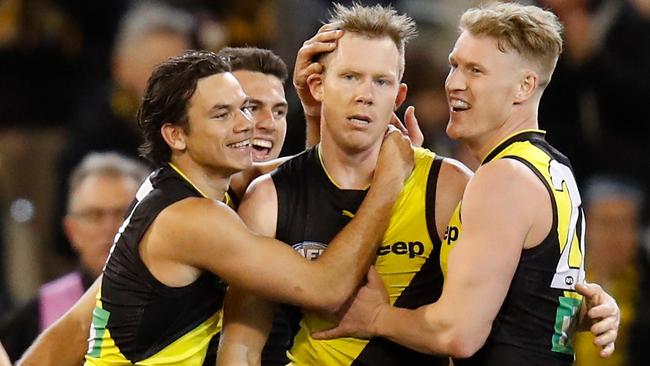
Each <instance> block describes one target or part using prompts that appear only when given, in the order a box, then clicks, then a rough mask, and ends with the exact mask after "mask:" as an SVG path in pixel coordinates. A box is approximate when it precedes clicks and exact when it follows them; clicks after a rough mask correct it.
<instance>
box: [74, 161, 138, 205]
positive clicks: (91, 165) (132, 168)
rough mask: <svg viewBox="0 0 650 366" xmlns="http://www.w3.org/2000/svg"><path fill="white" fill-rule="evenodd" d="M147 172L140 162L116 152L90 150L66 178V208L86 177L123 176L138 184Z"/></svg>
mask: <svg viewBox="0 0 650 366" xmlns="http://www.w3.org/2000/svg"><path fill="white" fill-rule="evenodd" d="M149 172H150V171H149V169H148V168H147V167H146V166H145V165H144V164H142V163H141V162H139V161H137V160H135V159H131V158H128V157H126V156H124V155H121V154H118V153H116V152H91V153H89V154H88V155H86V156H85V157H84V158H83V160H81V162H80V163H79V164H78V165H77V166H76V168H75V169H74V170H73V171H72V173H71V174H70V177H69V178H68V186H69V190H68V192H69V193H68V210H70V208H71V204H72V200H73V198H74V195H75V191H76V190H77V189H78V188H79V186H81V184H82V183H83V181H84V180H86V178H88V177H92V176H115V177H123V178H128V179H132V180H133V181H134V182H135V183H136V184H140V183H141V182H142V181H144V180H145V178H146V177H147V175H148V174H149Z"/></svg>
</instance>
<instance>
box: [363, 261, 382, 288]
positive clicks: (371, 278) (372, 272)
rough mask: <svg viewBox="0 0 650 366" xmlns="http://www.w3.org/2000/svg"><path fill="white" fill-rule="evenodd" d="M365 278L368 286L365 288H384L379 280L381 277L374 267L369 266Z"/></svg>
mask: <svg viewBox="0 0 650 366" xmlns="http://www.w3.org/2000/svg"><path fill="white" fill-rule="evenodd" d="M367 278H368V284H367V285H366V286H368V287H372V288H379V287H384V282H383V281H382V280H381V277H379V273H377V270H376V269H375V266H370V269H369V270H368V274H367Z"/></svg>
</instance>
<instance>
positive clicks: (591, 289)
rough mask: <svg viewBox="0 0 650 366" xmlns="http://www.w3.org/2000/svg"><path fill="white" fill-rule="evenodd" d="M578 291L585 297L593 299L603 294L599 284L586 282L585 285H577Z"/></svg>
mask: <svg viewBox="0 0 650 366" xmlns="http://www.w3.org/2000/svg"><path fill="white" fill-rule="evenodd" d="M576 291H577V292H578V293H579V294H580V295H582V296H584V297H587V298H592V297H594V296H596V295H598V294H599V293H602V292H603V289H602V288H601V287H600V286H599V285H598V284H595V283H586V282H585V283H584V284H581V283H579V284H577V285H576Z"/></svg>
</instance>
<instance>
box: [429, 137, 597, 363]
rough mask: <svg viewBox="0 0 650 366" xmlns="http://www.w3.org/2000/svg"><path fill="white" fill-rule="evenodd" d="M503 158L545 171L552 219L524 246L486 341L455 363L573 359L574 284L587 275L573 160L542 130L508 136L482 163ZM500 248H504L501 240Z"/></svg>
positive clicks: (456, 222) (452, 231)
mask: <svg viewBox="0 0 650 366" xmlns="http://www.w3.org/2000/svg"><path fill="white" fill-rule="evenodd" d="M497 159H514V160H517V161H519V162H521V163H522V164H524V165H525V166H527V167H528V168H530V169H531V170H532V171H533V172H534V173H535V174H536V175H537V177H539V179H540V180H541V181H542V183H544V185H545V186H546V189H547V190H548V193H549V196H550V198H551V204H552V209H553V226H552V227H551V230H550V232H549V234H548V236H547V237H546V238H545V239H544V241H542V243H541V244H539V245H537V246H535V247H533V248H530V249H523V250H522V253H521V258H520V260H519V264H518V266H517V270H516V272H515V274H514V276H513V278H512V282H511V284H510V289H509V291H508V294H507V296H506V298H505V301H504V303H503V305H502V306H501V309H500V310H499V312H498V314H497V317H496V319H495V320H494V323H493V324H492V330H491V332H490V335H489V336H488V339H487V342H486V344H485V345H484V346H483V348H481V350H479V351H478V352H477V353H476V354H475V355H474V356H473V357H471V358H470V359H467V360H454V364H455V365H457V366H465V365H495V366H496V365H499V366H510V365H513V366H514V365H517V366H518V365H540V366H541V365H544V366H549V365H567V366H568V365H571V364H572V363H573V360H574V351H573V348H572V340H573V333H574V330H575V326H576V324H577V320H578V313H579V311H580V306H581V304H582V296H581V295H579V294H578V293H577V292H576V291H575V284H576V283H581V282H583V281H584V277H585V265H584V253H585V241H584V232H585V220H584V214H583V211H582V203H581V199H580V193H579V192H578V187H577V185H576V181H575V178H574V175H573V171H572V168H571V165H570V163H569V160H568V159H567V158H566V157H565V156H564V155H562V154H561V153H560V152H559V151H557V150H556V149H554V148H553V147H552V146H550V145H549V144H548V142H546V140H545V139H544V132H543V131H539V130H526V131H521V132H519V133H517V134H515V135H513V136H511V137H509V138H507V139H506V140H505V141H503V142H502V143H500V144H499V145H498V146H497V147H496V148H494V150H493V151H492V152H491V153H490V154H488V156H487V157H486V158H485V160H484V161H483V164H487V163H489V162H490V161H494V160H497ZM461 207H462V206H461V205H460V204H459V205H458V207H457V208H456V211H455V213H454V215H453V216H452V219H451V221H450V223H449V226H448V228H447V235H446V238H445V240H444V242H443V249H442V252H441V263H442V265H443V268H444V269H445V271H446V263H447V256H448V254H449V252H450V251H451V250H452V248H453V246H454V244H455V242H456V240H458V237H459V236H462V223H461V218H462V209H461ZM494 250H499V248H498V245H494ZM486 260H489V258H488V259H486ZM445 273H446V272H445Z"/></svg>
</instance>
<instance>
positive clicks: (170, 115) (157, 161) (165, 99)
mask: <svg viewBox="0 0 650 366" xmlns="http://www.w3.org/2000/svg"><path fill="white" fill-rule="evenodd" d="M225 72H230V66H229V65H228V64H227V63H226V62H225V61H224V60H223V59H222V58H221V57H219V56H217V54H215V53H214V52H209V51H187V52H185V53H183V54H182V55H179V56H175V57H172V58H170V59H168V60H167V61H165V62H164V63H162V64H160V65H159V66H158V67H156V68H155V69H154V71H153V72H152V73H151V77H150V78H149V81H148V82H147V88H146V90H145V93H144V97H143V98H142V103H141V104H140V108H139V109H138V114H137V120H138V126H139V127H140V130H141V131H142V134H143V136H144V143H143V144H142V146H140V154H141V155H142V157H144V158H146V159H147V160H149V161H151V162H152V163H153V164H154V165H156V166H160V165H163V164H165V163H167V162H169V161H170V159H171V148H170V147H169V145H167V143H166V142H165V140H163V138H162V135H161V132H160V129H161V127H162V126H163V125H164V124H165V123H168V122H169V123H173V124H175V125H178V126H181V127H183V129H185V131H189V130H188V118H187V107H188V102H189V100H190V99H191V98H192V95H194V92H195V91H196V84H197V83H198V81H199V80H200V79H203V78H205V77H208V76H211V75H215V74H221V73H225Z"/></svg>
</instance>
